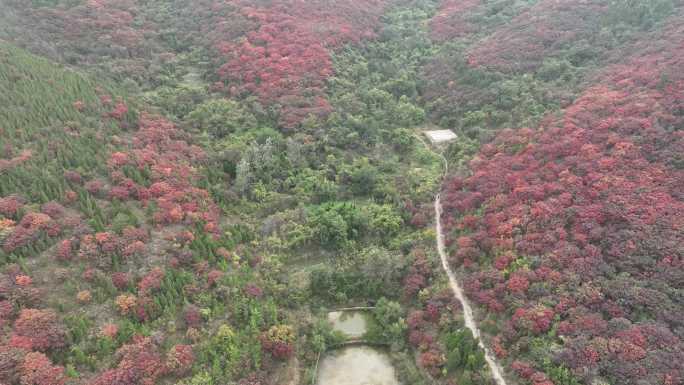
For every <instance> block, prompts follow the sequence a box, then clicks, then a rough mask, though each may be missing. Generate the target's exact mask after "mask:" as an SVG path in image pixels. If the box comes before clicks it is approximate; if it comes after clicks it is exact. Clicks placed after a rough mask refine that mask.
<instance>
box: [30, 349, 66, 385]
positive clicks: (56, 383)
mask: <svg viewBox="0 0 684 385" xmlns="http://www.w3.org/2000/svg"><path fill="white" fill-rule="evenodd" d="M20 382H21V385H63V384H64V383H66V376H65V375H64V368H63V367H61V366H56V365H53V364H52V362H51V361H50V359H49V358H48V357H47V356H46V355H45V354H43V353H38V352H31V353H28V354H26V357H25V358H24V363H23V364H22V366H21V377H20Z"/></svg>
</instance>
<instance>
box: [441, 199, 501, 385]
mask: <svg viewBox="0 0 684 385" xmlns="http://www.w3.org/2000/svg"><path fill="white" fill-rule="evenodd" d="M435 231H436V233H437V234H436V238H437V252H439V258H440V259H441V260H442V267H443V268H444V271H445V272H446V275H447V277H448V278H449V286H451V291H453V292H454V296H455V297H456V299H458V300H459V301H460V302H461V306H462V307H463V318H464V319H465V326H466V327H467V328H468V329H470V331H471V332H472V333H473V336H474V337H475V338H477V339H478V341H479V345H480V348H482V350H484V352H485V360H486V361H487V364H488V365H489V369H490V371H491V372H492V377H493V378H494V380H495V381H496V383H497V385H506V380H505V379H504V378H503V375H502V370H501V367H500V366H499V364H497V362H496V359H495V358H494V356H493V355H492V353H491V351H490V350H489V349H487V348H486V347H485V346H484V344H483V343H482V338H480V329H478V328H477V323H476V322H475V318H474V317H473V309H472V308H471V307H470V303H468V299H467V298H466V296H465V294H464V293H463V289H462V288H461V285H460V284H459V283H458V280H457V279H456V275H455V274H454V272H453V271H452V270H451V268H450V267H449V262H448V260H447V255H446V251H445V250H446V248H445V247H444V233H443V232H442V202H441V201H440V197H439V194H437V196H436V197H435Z"/></svg>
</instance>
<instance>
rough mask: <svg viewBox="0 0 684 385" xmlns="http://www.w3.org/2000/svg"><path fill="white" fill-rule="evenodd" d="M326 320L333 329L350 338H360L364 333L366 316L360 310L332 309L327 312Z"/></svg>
mask: <svg viewBox="0 0 684 385" xmlns="http://www.w3.org/2000/svg"><path fill="white" fill-rule="evenodd" d="M328 322H330V324H331V325H332V327H333V329H334V330H337V331H339V332H342V333H344V335H345V336H347V337H348V338H351V339H360V338H361V337H363V335H364V334H365V333H366V318H365V316H364V314H363V312H360V311H333V312H330V313H328Z"/></svg>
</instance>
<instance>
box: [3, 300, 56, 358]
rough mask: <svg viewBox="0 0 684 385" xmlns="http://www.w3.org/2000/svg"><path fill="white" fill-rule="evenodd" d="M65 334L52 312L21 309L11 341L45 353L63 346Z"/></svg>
mask: <svg viewBox="0 0 684 385" xmlns="http://www.w3.org/2000/svg"><path fill="white" fill-rule="evenodd" d="M65 338H66V332H65V330H64V327H63V326H62V324H61V323H60V322H59V321H58V319H57V315H56V314H55V312H54V311H52V310H39V309H22V310H21V311H20V312H19V318H17V320H16V321H15V323H14V330H13V333H12V340H13V341H15V343H19V341H25V342H23V343H22V344H24V343H27V344H29V346H30V348H31V349H36V350H41V351H45V350H48V349H54V348H60V347H63V346H64V344H65ZM22 347H25V346H22Z"/></svg>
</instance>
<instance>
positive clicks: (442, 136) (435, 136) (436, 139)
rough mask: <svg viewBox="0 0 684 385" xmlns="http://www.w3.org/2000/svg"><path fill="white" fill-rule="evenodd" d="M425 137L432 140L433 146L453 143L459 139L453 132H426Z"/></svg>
mask: <svg viewBox="0 0 684 385" xmlns="http://www.w3.org/2000/svg"><path fill="white" fill-rule="evenodd" d="M425 135H426V136H427V137H428V139H430V142H432V144H439V143H446V142H451V141H452V140H455V139H456V138H458V136H456V134H455V133H454V132H453V131H451V130H433V131H425Z"/></svg>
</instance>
